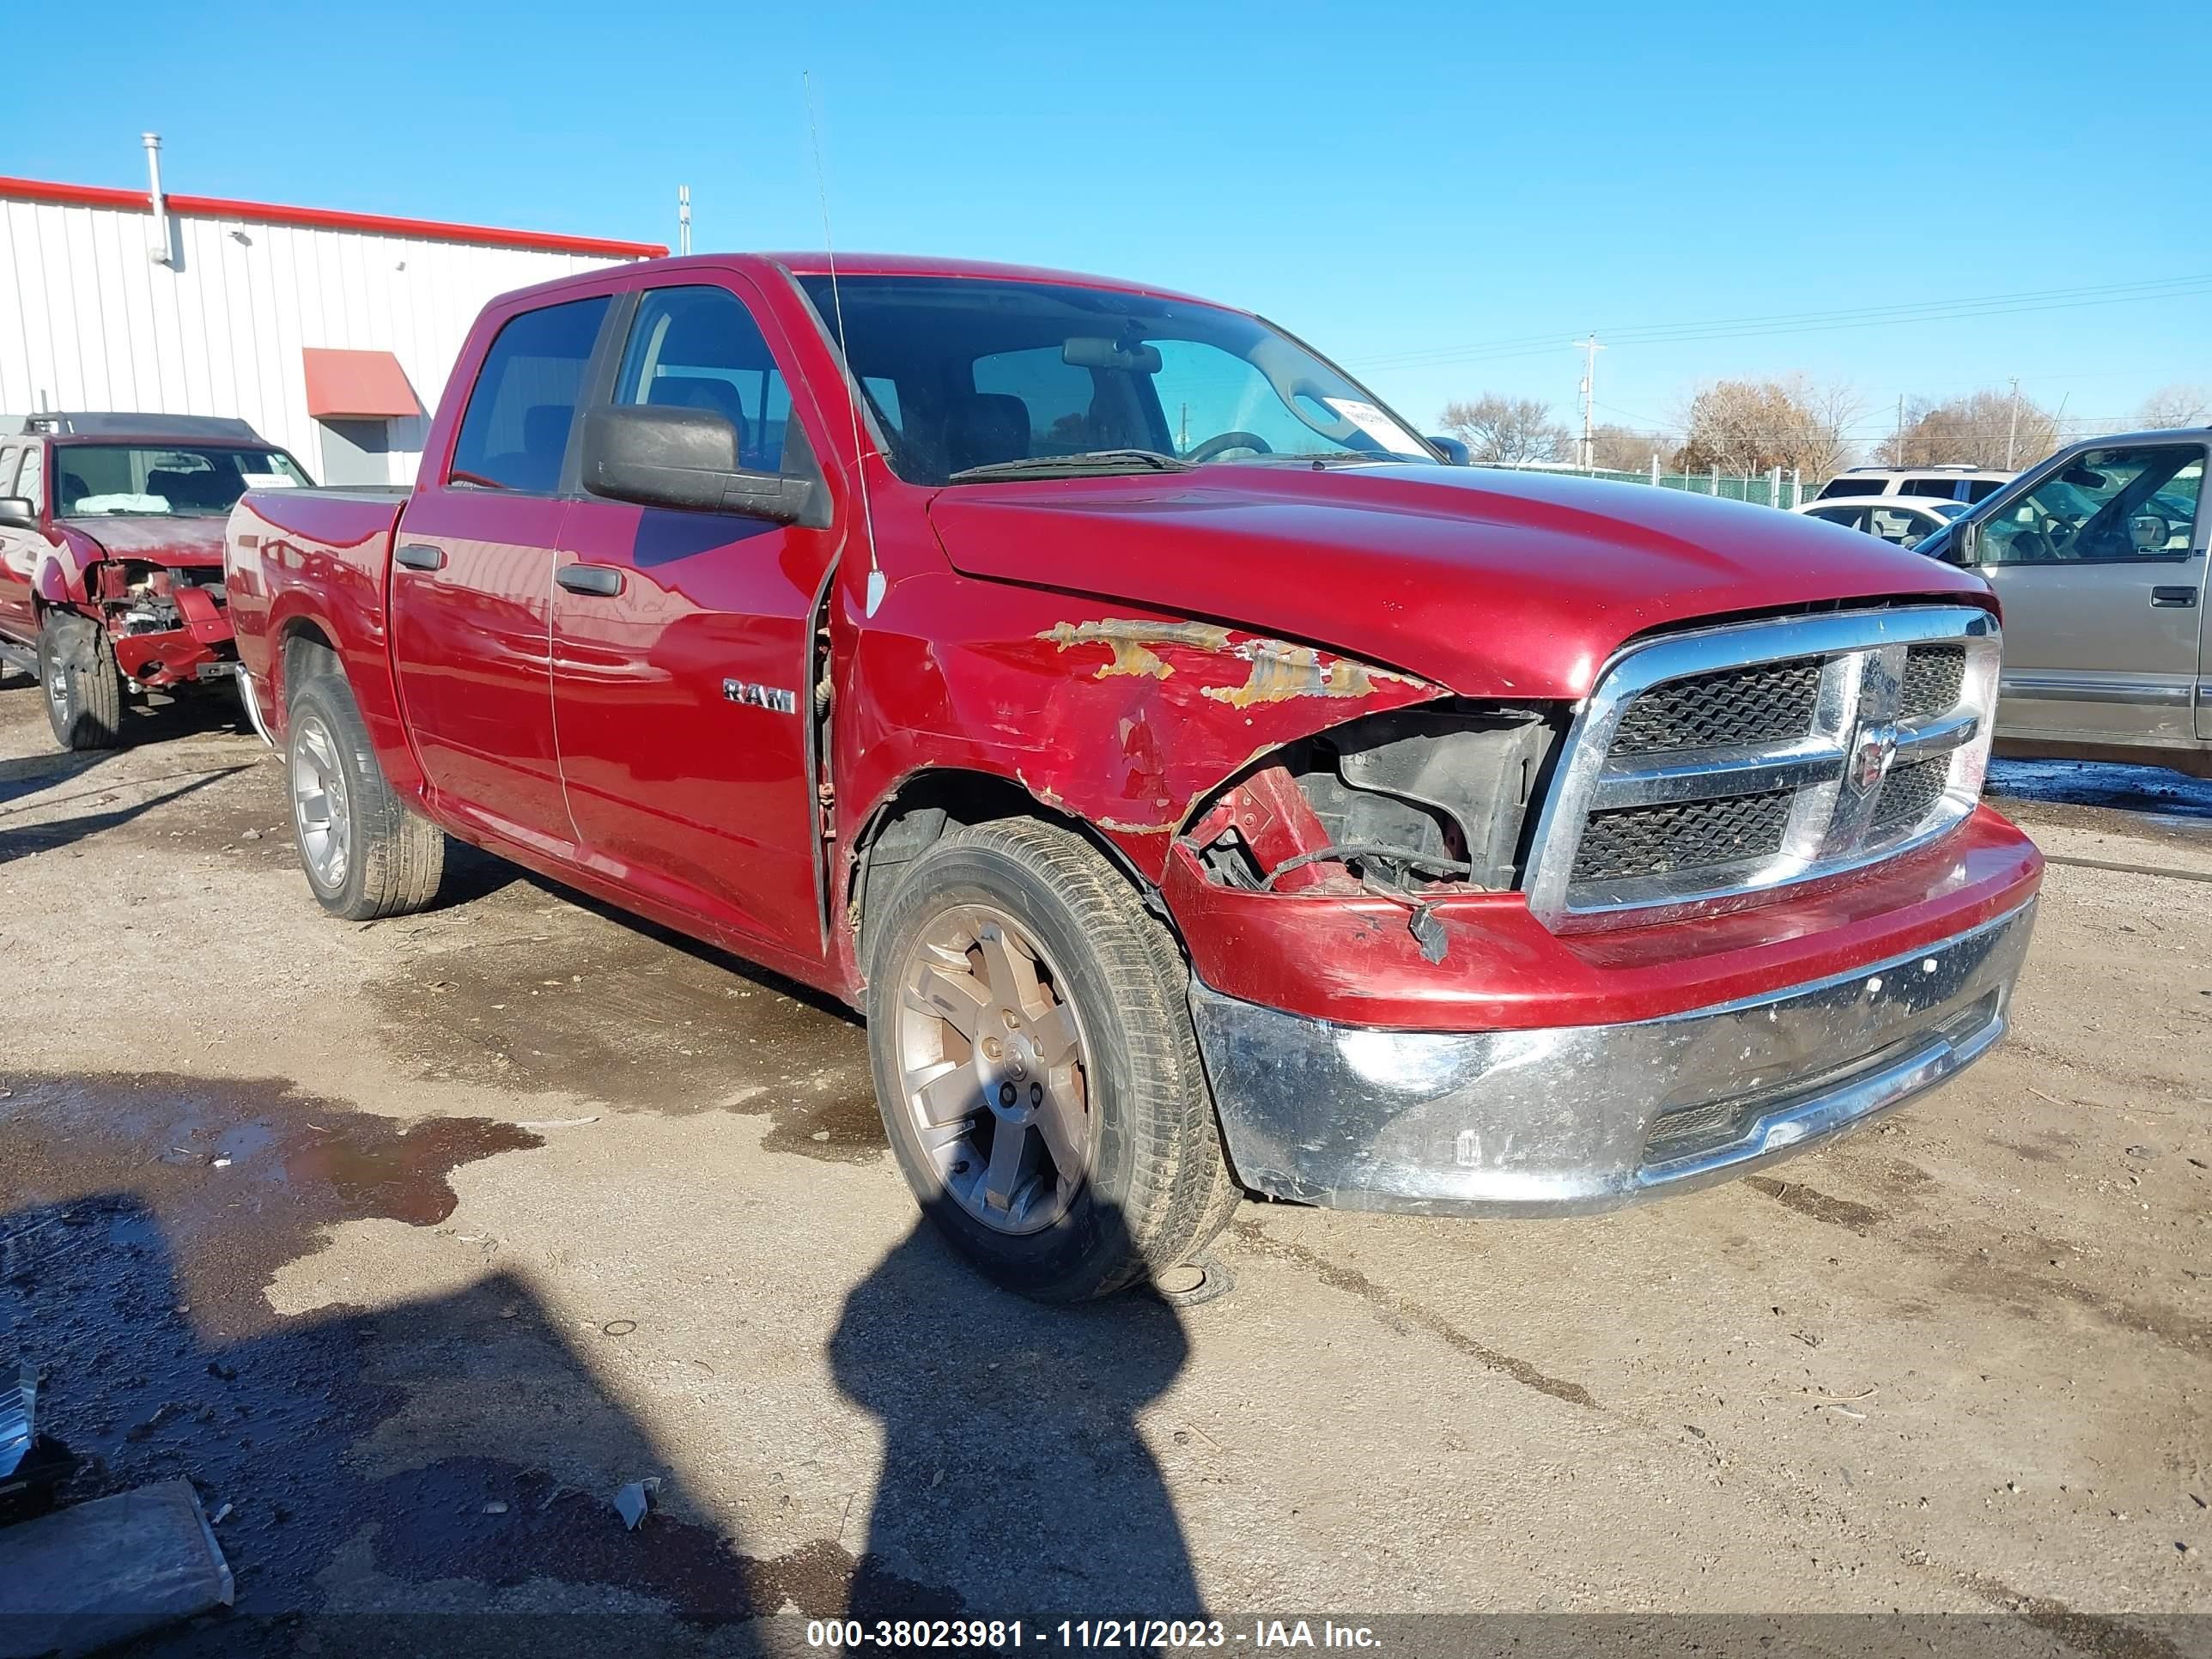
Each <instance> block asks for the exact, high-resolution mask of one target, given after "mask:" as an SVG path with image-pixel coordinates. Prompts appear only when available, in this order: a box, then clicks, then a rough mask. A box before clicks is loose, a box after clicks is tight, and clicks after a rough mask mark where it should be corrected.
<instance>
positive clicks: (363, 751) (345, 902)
mask: <svg viewBox="0 0 2212 1659" xmlns="http://www.w3.org/2000/svg"><path fill="white" fill-rule="evenodd" d="M286 724H287V726H289V730H288V732H286V734H285V743H284V778H285V783H286V786H287V787H286V792H285V793H287V794H288V795H289V797H290V799H291V803H292V839H293V842H294V843H295V845H296V846H297V847H298V848H299V853H300V867H301V870H303V871H304V872H306V873H307V886H308V889H309V890H311V891H312V892H313V894H314V896H315V901H316V902H317V903H319V904H320V905H321V906H322V907H323V908H324V909H325V910H327V911H329V912H330V913H331V915H334V916H343V917H344V918H345V919H346V920H347V921H374V920H376V919H377V918H378V917H380V916H398V915H406V914H407V913H408V912H410V911H411V910H420V909H421V908H423V906H425V905H427V904H428V903H429V902H430V901H431V900H432V899H433V898H434V897H435V896H436V895H437V891H438V880H439V878H440V876H441V874H442V873H443V872H444V870H445V863H446V836H445V832H444V831H443V830H441V829H439V828H438V827H437V825H435V824H434V823H430V822H429V820H428V819H427V818H422V817H416V815H415V814H414V813H412V812H410V811H408V810H407V808H406V806H405V805H404V804H403V803H402V802H401V800H400V799H399V797H398V795H397V794H395V793H393V792H392V785H391V783H390V782H389V781H386V778H385V775H384V769H383V768H382V767H381V766H380V765H378V764H377V761H376V750H375V749H374V747H373V746H372V745H371V744H370V743H369V738H368V725H367V724H366V723H365V722H364V721H363V720H362V717H361V709H360V708H359V707H358V705H356V703H355V702H354V700H353V691H352V689H351V688H350V687H349V686H348V685H347V684H346V683H345V681H344V680H343V679H342V678H339V677H338V676H337V675H336V674H322V675H318V676H316V677H315V678H313V679H310V680H308V681H307V683H306V684H303V685H301V688H300V689H299V690H298V691H297V692H296V693H295V694H294V696H293V697H292V700H291V703H290V705H289V719H288V720H287V722H286Z"/></svg>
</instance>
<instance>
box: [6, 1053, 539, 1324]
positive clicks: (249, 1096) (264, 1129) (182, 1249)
mask: <svg viewBox="0 0 2212 1659" xmlns="http://www.w3.org/2000/svg"><path fill="white" fill-rule="evenodd" d="M4 1086H5V1087H6V1088H7V1090H8V1091H9V1092H8V1094H7V1095H6V1097H4V1098H0V1169H4V1170H6V1171H7V1172H8V1187H9V1190H8V1193H7V1194H6V1197H7V1199H8V1200H9V1202H11V1203H12V1204H15V1205H17V1206H21V1205H27V1204H28V1205H48V1206H58V1212H59V1214H60V1216H61V1217H62V1218H61V1219H60V1220H59V1221H58V1222H56V1223H54V1224H52V1226H53V1227H58V1229H59V1230H60V1231H59V1234H58V1239H57V1240H50V1241H48V1244H49V1247H51V1245H52V1243H55V1242H58V1240H65V1239H67V1238H68V1237H70V1234H71V1232H72V1231H73V1230H74V1229H75V1228H76V1227H77V1226H78V1225H81V1224H79V1223H77V1222H76V1221H75V1220H73V1219H71V1218H72V1217H73V1216H74V1215H75V1213H76V1212H75V1211H74V1210H72V1209H71V1208H70V1206H71V1205H72V1204H73V1203H74V1202H75V1201H76V1200H80V1199H91V1198H98V1197H100V1196H101V1195H106V1194H130V1195H131V1197H132V1199H133V1200H135V1202H136V1204H137V1206H138V1209H137V1212H138V1213H140V1214H143V1216H144V1217H146V1218H148V1221H149V1224H150V1225H156V1226H158V1227H159V1228H160V1230H161V1234H162V1236H163V1237H164V1238H165V1239H166V1240H167V1246H168V1248H169V1249H170V1250H171V1251H172V1252H173V1254H174V1255H175V1256H176V1257H177V1272H178V1273H179V1277H180V1279H181V1280H182V1288H183V1291H184V1297H183V1298H182V1299H184V1300H185V1301H186V1302H188V1303H190V1304H191V1306H192V1307H193V1309H194V1310H195V1312H196V1313H197V1316H198V1317H199V1319H200V1322H202V1324H203V1325H206V1326H209V1327H210V1328H215V1329H218V1330H220V1331H221V1333H222V1334H224V1335H226V1336H240V1335H245V1334H251V1333H252V1332H254V1331H257V1330H260V1329H263V1328H267V1327H268V1326H270V1324H272V1323H274V1322H275V1321H276V1317H277V1316H276V1314H275V1313H274V1312H273V1311H272V1310H270V1307H269V1305H268V1304H267V1302H266V1300H265V1299H264V1297H263V1294H262V1289H263V1286H264V1285H266V1284H267V1283H268V1282H269V1278H270V1274H272V1273H275V1271H276V1269H277V1268H278V1267H282V1266H283V1264H284V1263H285V1262H287V1261H292V1260H294V1259H295V1258H296V1257H299V1256H301V1255H306V1254H307V1252H308V1251H310V1250H312V1249H314V1248H315V1246H316V1243H317V1237H318V1235H319V1231H320V1230H321V1229H323V1228H325V1227H327V1226H330V1225H334V1224H336V1223H338V1222H342V1221H356V1220H362V1219H367V1218H372V1217H383V1218H389V1219H392V1220H395V1221H404V1222H406V1223H408V1224H410V1225H413V1226H418V1227H422V1226H429V1225H434V1224H435V1223H437V1222H440V1221H443V1220H444V1219H445V1218H447V1216H449V1215H451V1214H452V1213H453V1206H454V1205H455V1203H456V1202H457V1201H458V1200H456V1198H455V1196H454V1194H453V1187H452V1185H451V1183H450V1182H448V1181H447V1176H448V1175H449V1174H450V1173H451V1172H452V1171H453V1170H454V1169H455V1168H456V1167H457V1166H458V1165H459V1164H466V1163H469V1162H471V1161H472V1160H474V1159H477V1158H488V1157H489V1156H491V1155H492V1154H493V1153H495V1152H520V1151H524V1150H526V1149H527V1148H530V1147H532V1146H543V1145H544V1140H543V1139H541V1138H540V1137H539V1136H538V1135H535V1134H532V1133H531V1132H530V1131H528V1130H527V1129H521V1128H518V1127H515V1126H514V1125H513V1124H511V1123H501V1122H499V1121H495V1120H493V1119H489V1118H428V1119H424V1120H422V1121H420V1122H417V1123H416V1124H414V1125H412V1126H408V1125H404V1124H402V1123H400V1122H399V1121H396V1120H394V1119H392V1118H387V1117H379V1116H376V1115H373V1114H370V1113H367V1112H362V1111H357V1110H356V1109H354V1108H352V1107H349V1106H344V1105H340V1104H338V1103H336V1102H333V1101H329V1100H323V1099H318V1098H316V1097H313V1096H309V1095H303V1094H301V1093H299V1092H298V1091H295V1090H294V1089H293V1088H292V1086H291V1085H289V1084H287V1083H284V1082H282V1081H278V1080H276V1079H254V1080H239V1079H221V1080H216V1079H203V1078H191V1077H183V1076H176V1075H155V1076H146V1077H119V1076H94V1077H72V1078H41V1077H20V1076H19V1077H13V1078H9V1079H5V1080H4ZM49 1231H51V1228H50V1229H49ZM46 1254H47V1252H46V1250H44V1249H41V1248H40V1242H39V1241H38V1240H37V1239H25V1240H22V1241H21V1243H20V1244H19V1245H17V1246H15V1247H12V1248H11V1249H9V1252H8V1254H7V1255H6V1256H5V1257H4V1258H0V1266H4V1267H5V1269H6V1271H7V1273H9V1282H10V1283H11V1284H12V1283H14V1282H15V1279H17V1278H20V1277H21V1276H22V1275H25V1274H28V1275H30V1276H31V1277H32V1278H33V1279H35V1278H36V1276H37V1274H38V1273H40V1271H41V1268H40V1262H41V1261H42V1260H44V1258H45V1256H46Z"/></svg>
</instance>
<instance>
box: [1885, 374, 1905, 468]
mask: <svg viewBox="0 0 2212 1659" xmlns="http://www.w3.org/2000/svg"><path fill="white" fill-rule="evenodd" d="M1889 464H1890V465H1892V466H1903V465H1905V394H1904V393H1903V392H1899V393H1898V394H1897V435H1896V436H1895V437H1893V438H1892V439H1891V440H1890V441H1889Z"/></svg>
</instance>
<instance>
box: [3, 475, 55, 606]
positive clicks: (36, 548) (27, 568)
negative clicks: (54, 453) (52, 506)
mask: <svg viewBox="0 0 2212 1659" xmlns="http://www.w3.org/2000/svg"><path fill="white" fill-rule="evenodd" d="M19 468H20V471H19V470H18V469H19ZM45 472H46V459H45V451H44V447H43V446H41V445H40V444H36V443H27V444H23V445H21V446H20V447H18V446H17V445H15V444H12V443H10V444H6V445H0V495H15V496H21V497H22V498H23V499H24V500H26V501H29V502H30V503H31V505H32V507H34V508H35V507H38V506H39V505H40V502H41V501H44V499H45V495H46V490H45ZM51 545H52V544H50V543H49V542H48V541H47V540H46V537H45V536H44V535H43V534H41V533H40V532H38V531H36V530H26V529H24V528H23V527H22V526H21V525H7V524H0V631H4V632H7V633H9V634H13V635H15V636H16V637H17V638H18V639H23V640H28V639H33V638H35V637H36V636H37V634H38V631H39V630H38V625H37V623H36V622H35V621H34V619H33V617H34V607H33V605H32V603H31V584H32V583H33V581H35V580H37V578H38V574H39V558H40V555H42V554H44V553H45V552H46V551H47V550H48V549H49V548H50V547H51Z"/></svg>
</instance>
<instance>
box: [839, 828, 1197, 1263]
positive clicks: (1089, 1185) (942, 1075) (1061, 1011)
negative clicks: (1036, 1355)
mask: <svg viewBox="0 0 2212 1659" xmlns="http://www.w3.org/2000/svg"><path fill="white" fill-rule="evenodd" d="M868 937H869V940H870V944H871V949H870V958H871V960H870V972H869V982H868V1042H869V1050H870V1058H871V1060H872V1062H873V1068H874V1073H875V1079H876V1098H877V1103H878V1106H879V1107H880V1109H881V1110H882V1112H883V1116H884V1127H885V1129H886V1131H887V1132H888V1133H889V1136H890V1145H891V1149H892V1151H893V1152H894V1153H895V1154H896V1157H897V1158H898V1162H899V1167H900V1169H901V1170H902V1172H903V1173H904V1174H905V1176H906V1178H907V1184H908V1186H909V1187H910V1188H912V1189H913V1191H914V1194H915V1198H916V1199H917V1200H919V1201H920V1203H921V1206H922V1209H923V1211H924V1212H926V1213H927V1215H928V1216H929V1217H930V1218H931V1219H932V1220H933V1222H935V1223H936V1225H938V1226H939V1229H941V1230H942V1231H943V1232H944V1233H945V1237H947V1238H948V1239H949V1240H950V1241H951V1243H952V1244H953V1246H954V1247H955V1248H956V1249H958V1250H959V1251H960V1253H961V1254H962V1255H964V1256H966V1257H967V1258H968V1259H969V1261H972V1262H974V1263H975V1265H976V1266H977V1267H980V1268H981V1270H982V1271H983V1272H984V1273H986V1274H987V1275H988V1276H989V1277H990V1278H992V1279H994V1280H996V1281H997V1282H998V1283H1000V1285H1005V1286H1006V1287H1007V1288H1008V1289H1010V1290H1013V1291H1018V1292H1020V1293H1021V1294H1022V1295H1024V1296H1027V1297H1033V1298H1035V1299H1036V1300H1038V1301H1041V1302H1054V1303H1065V1302H1077V1301H1081V1300H1083V1299H1085V1298H1086V1297H1097V1296H1104V1295H1107V1294H1109V1293H1110V1292H1112V1291H1117V1290H1120V1289H1121V1288H1123V1287H1124V1286H1126V1285H1131V1284H1133V1283H1135V1282H1136V1281H1138V1280H1139V1279H1145V1278H1148V1277H1151V1276H1152V1275H1154V1274H1157V1273H1160V1272H1162V1271H1164V1269H1166V1268H1168V1267H1173V1266H1175V1265H1176V1264H1177V1263H1178V1262H1182V1261H1187V1260H1188V1258H1189V1257H1190V1256H1191V1255H1193V1254H1194V1252H1195V1251H1196V1250H1197V1249H1199V1248H1200V1246H1201V1245H1202V1244H1204V1243H1206V1241H1207V1239H1208V1238H1210V1237H1212V1234H1213V1233H1214V1232H1217V1231H1219V1229H1220V1228H1221V1227H1222V1226H1223V1225H1225V1223H1226V1221H1227V1219H1228V1213H1227V1211H1226V1210H1225V1206H1224V1205H1223V1202H1222V1183H1223V1182H1225V1181H1226V1179H1227V1176H1226V1174H1225V1170H1224V1166H1223V1160H1222V1154H1221V1142H1220V1138H1219V1135H1218V1132H1217V1131H1216V1129H1215V1127H1214V1120H1213V1106H1212V1096H1211V1095H1210V1094H1209V1092H1208V1091H1207V1089H1206V1079H1205V1073H1204V1072H1203V1070H1202V1069H1201V1067H1200V1062H1199V1055H1198V1042H1197V1037H1196V1035H1195V1034H1194V1032H1193V1030H1192V1029H1191V1022H1190V1013H1189V1010H1188V1006H1186V1003H1185V1000H1184V992H1185V987H1186V986H1187V985H1188V969H1186V968H1185V967H1184V964H1183V962H1182V956H1181V955H1180V953H1179V952H1178V951H1176V945H1175V942H1174V940H1173V939H1171V938H1170V935H1169V933H1168V931H1167V929H1166V928H1165V927H1163V926H1162V925H1161V923H1160V922H1159V921H1158V919H1157V918H1156V917H1154V916H1152V915H1151V914H1149V913H1148V912H1147V911H1146V908H1145V907H1144V904H1143V902H1141V900H1140V899H1139V897H1138V895H1137V892H1136V890H1135V889H1134V888H1133V886H1132V885H1131V884H1129V883H1128V882H1127V880H1126V879H1124V878H1123V877H1122V876H1121V873H1120V872H1118V871H1116V870H1115V868H1114V867H1113V866H1111V865H1109V863H1108V862H1107V861H1106V860H1104V859H1103V857H1101V856H1100V854H1098V853H1097V851H1096V850H1095V849H1093V848H1091V846H1090V844H1089V843H1087V842H1085V841H1083V840H1082V839H1081V838H1080V837H1079V836H1075V835H1073V834H1071V833H1070V832H1068V831H1067V830H1065V829H1056V828H1054V827H1052V826H1049V825H1047V824H1043V823H1036V822H1035V821H1033V820H1030V819H1026V818H1014V819H1007V820H1004V821H1001V822H1000V823H988V824H983V825H980V826H978V827H976V828H974V829H963V830H959V831H957V832H956V833H954V834H952V835H950V836H946V837H945V839H943V840H942V841H939V842H937V843H935V844H934V845H933V846H932V847H931V848H929V849H928V850H927V852H925V853H923V854H921V857H920V858H918V859H916V860H915V861H914V862H913V863H912V864H911V865H910V866H908V869H907V871H906V873H905V875H904V878H903V879H902V880H901V882H900V883H899V885H898V887H897V888H896V890H894V891H893V893H892V894H891V895H890V899H889V902H888V904H887V907H886V909H885V912H884V914H883V915H881V916H878V917H872V918H870V926H869V928H868Z"/></svg>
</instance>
